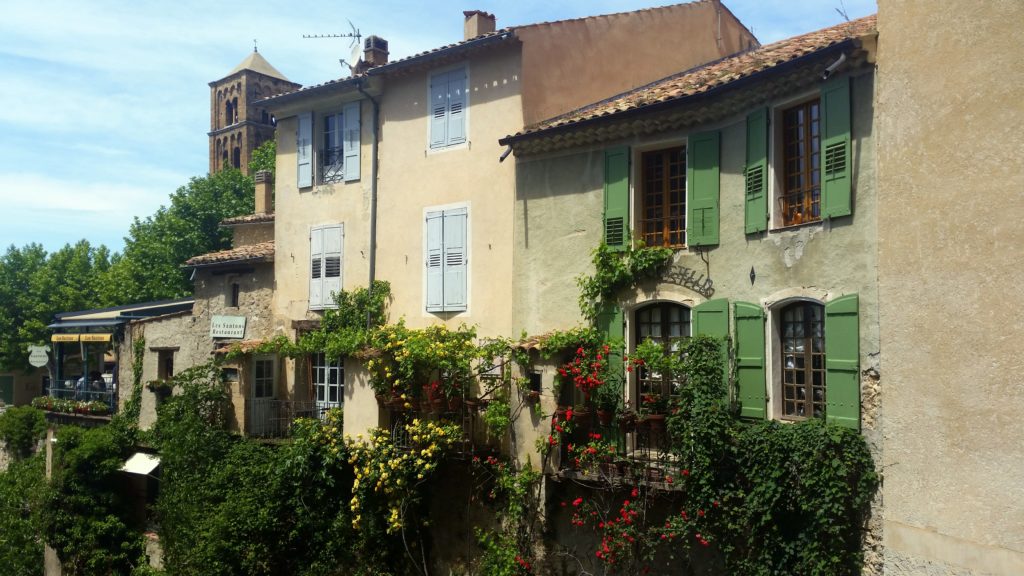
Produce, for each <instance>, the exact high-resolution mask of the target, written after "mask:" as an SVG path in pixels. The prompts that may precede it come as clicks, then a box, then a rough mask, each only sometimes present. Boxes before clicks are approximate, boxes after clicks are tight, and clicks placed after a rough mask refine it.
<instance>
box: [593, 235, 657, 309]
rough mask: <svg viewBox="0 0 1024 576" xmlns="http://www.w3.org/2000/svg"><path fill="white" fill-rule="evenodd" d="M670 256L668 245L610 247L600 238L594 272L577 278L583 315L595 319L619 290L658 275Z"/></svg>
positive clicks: (594, 261)
mask: <svg viewBox="0 0 1024 576" xmlns="http://www.w3.org/2000/svg"><path fill="white" fill-rule="evenodd" d="M671 260H672V249H671V248H664V247H660V246H659V247H647V246H643V245H642V244H641V245H639V246H637V247H635V248H633V247H627V248H626V249H625V250H612V249H611V248H609V247H608V245H607V244H605V243H604V242H602V243H601V244H600V245H598V247H597V248H596V249H594V252H593V257H592V259H591V262H593V264H594V274H593V275H592V276H580V277H579V278H577V279H576V284H577V285H578V286H579V288H580V296H579V303H580V310H581V311H582V312H583V316H584V317H586V318H588V319H590V320H593V319H595V318H596V317H597V313H598V311H599V310H601V308H602V307H603V306H604V305H605V304H608V303H610V302H614V301H615V297H616V294H617V293H618V292H619V291H620V290H622V289H624V288H627V287H629V286H634V285H636V284H637V283H638V282H641V281H642V280H645V279H647V278H655V277H657V276H658V275H659V274H661V272H662V270H663V269H664V268H665V266H667V265H668V263H669V262H671Z"/></svg>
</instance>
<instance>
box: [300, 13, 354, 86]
mask: <svg viewBox="0 0 1024 576" xmlns="http://www.w3.org/2000/svg"><path fill="white" fill-rule="evenodd" d="M345 21H346V22H348V26H349V28H351V29H352V31H351V32H346V33H344V34H303V35H302V37H303V38H304V39H310V40H312V39H317V38H351V39H352V42H351V43H350V44H349V46H348V47H349V49H350V50H351V51H352V55H351V56H350V57H349V59H350V60H352V61H358V54H359V40H360V39H361V38H362V37H363V35H362V34H361V33H360V32H359V29H358V28H356V27H355V25H354V24H352V21H351V20H349V19H348V18H346V19H345ZM338 63H339V64H341V65H342V66H346V67H348V71H349V73H350V74H351V73H352V68H353V64H350V63H348V62H346V61H345V59H343V58H340V59H338Z"/></svg>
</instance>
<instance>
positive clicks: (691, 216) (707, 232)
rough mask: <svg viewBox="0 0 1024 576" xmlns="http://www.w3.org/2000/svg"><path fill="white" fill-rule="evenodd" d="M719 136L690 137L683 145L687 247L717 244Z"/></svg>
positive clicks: (703, 134) (714, 133) (702, 134)
mask: <svg viewBox="0 0 1024 576" xmlns="http://www.w3.org/2000/svg"><path fill="white" fill-rule="evenodd" d="M718 143H719V135H718V132H704V133H701V134H694V135H692V136H690V138H689V141H688V142H687V144H686V195H687V199H686V208H687V215H686V244H687V245H688V246H713V245H715V244H718V172H719V169H718Z"/></svg>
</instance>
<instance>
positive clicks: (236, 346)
mask: <svg viewBox="0 0 1024 576" xmlns="http://www.w3.org/2000/svg"><path fill="white" fill-rule="evenodd" d="M266 342H267V341H266V340H262V339H260V340H242V341H240V342H232V343H230V344H224V345H223V346H221V347H220V348H217V349H216V350H214V351H213V353H214V354H227V353H228V352H233V351H235V350H238V351H239V352H241V353H242V354H248V353H250V352H252V351H253V350H256V349H257V348H259V347H260V346H262V345H263V344H265V343H266Z"/></svg>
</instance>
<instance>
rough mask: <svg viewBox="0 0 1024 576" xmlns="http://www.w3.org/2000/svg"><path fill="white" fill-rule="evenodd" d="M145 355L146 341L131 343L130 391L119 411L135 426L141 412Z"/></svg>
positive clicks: (139, 340) (141, 339)
mask: <svg viewBox="0 0 1024 576" xmlns="http://www.w3.org/2000/svg"><path fill="white" fill-rule="evenodd" d="M145 355H146V339H145V338H138V339H137V340H135V341H134V342H132V391H131V394H129V396H128V399H127V400H125V403H124V408H123V409H122V410H121V415H122V416H123V417H124V418H125V419H127V420H128V421H129V422H131V423H133V424H134V425H136V426H137V425H138V424H139V415H140V413H141V411H142V367H143V360H144V359H145V357H146V356H145Z"/></svg>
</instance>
